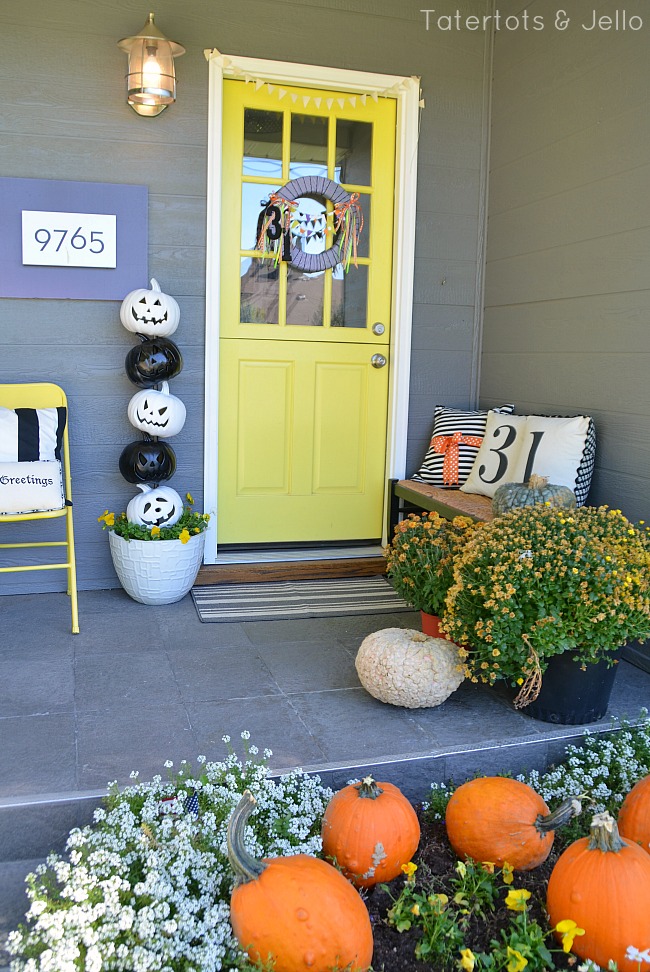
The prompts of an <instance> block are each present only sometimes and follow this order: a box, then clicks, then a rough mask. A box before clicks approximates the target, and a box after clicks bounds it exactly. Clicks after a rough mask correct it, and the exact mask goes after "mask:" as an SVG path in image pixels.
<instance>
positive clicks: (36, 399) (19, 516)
mask: <svg viewBox="0 0 650 972" xmlns="http://www.w3.org/2000/svg"><path fill="white" fill-rule="evenodd" d="M0 405H1V406H3V407H4V408H9V409H20V408H32V409H36V408H59V407H63V408H65V409H66V412H65V415H66V421H65V425H64V428H63V437H62V448H61V453H62V458H63V483H64V495H65V505H64V506H63V507H62V508H60V509H53V510H46V511H43V512H38V513H0V523H19V522H22V521H24V520H50V519H52V518H54V517H60V516H64V517H65V519H66V539H65V540H45V541H34V542H32V543H0V549H10V548H19V547H20V548H23V549H25V548H33V547H66V561H65V563H56V564H34V565H29V566H16V567H0V573H7V572H10V571H25V570H59V569H65V570H67V572H68V594H69V595H70V603H71V606H72V633H73V634H78V633H79V610H78V604H77V569H76V562H75V552H74V529H73V525H72V479H71V476H70V445H69V441H68V411H67V407H68V403H67V400H66V397H65V392H64V391H63V389H62V388H59V386H58V385H54V384H51V383H49V382H34V383H31V384H7V385H3V384H0Z"/></svg>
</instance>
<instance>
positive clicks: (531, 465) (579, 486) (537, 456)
mask: <svg viewBox="0 0 650 972" xmlns="http://www.w3.org/2000/svg"><path fill="white" fill-rule="evenodd" d="M595 455H596V428H595V425H594V421H593V419H592V418H591V417H590V416H588V415H574V416H561V415H511V416H509V417H508V418H505V419H504V418H502V417H500V416H498V415H495V414H494V413H490V416H489V417H488V420H487V425H486V429H485V436H484V438H483V444H482V446H481V448H480V449H479V451H478V454H477V456H476V460H475V462H474V466H473V468H472V470H471V472H470V475H469V476H468V478H467V480H466V482H465V483H464V484H463V486H462V487H461V489H462V490H463V492H466V493H479V494H481V495H483V496H494V494H495V492H496V490H497V488H498V487H499V486H501V485H502V484H503V483H523V482H527V481H528V479H529V478H530V476H531V474H532V473H537V475H539V476H546V477H547V479H548V481H549V482H550V483H555V484H556V485H559V486H568V487H569V489H572V490H573V491H574V492H575V494H576V501H577V503H578V506H582V505H583V504H584V503H585V502H586V500H587V495H588V493H589V487H590V485H591V476H592V473H593V470H594V460H595Z"/></svg>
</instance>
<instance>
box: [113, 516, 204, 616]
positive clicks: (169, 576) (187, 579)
mask: <svg viewBox="0 0 650 972" xmlns="http://www.w3.org/2000/svg"><path fill="white" fill-rule="evenodd" d="M108 540H109V544H110V549H111V556H112V558H113V566H114V567H115V572H116V573H117V576H118V577H119V579H120V584H121V585H122V587H123V588H124V590H125V591H126V593H127V594H128V595H129V596H130V597H132V598H133V600H134V601H139V602H140V603H141V604H173V603H174V601H180V599H181V598H182V597H185V595H186V594H187V593H188V591H189V590H190V589H191V588H192V585H193V584H194V581H195V580H196V575H197V574H198V572H199V567H200V566H201V562H202V560H203V548H204V546H205V533H197V534H195V535H194V536H193V537H190V539H189V540H188V541H187V543H181V541H180V540H124V538H123V537H118V535H117V534H116V533H114V532H113V531H112V530H109V533H108Z"/></svg>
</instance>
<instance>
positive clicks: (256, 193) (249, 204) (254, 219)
mask: <svg viewBox="0 0 650 972" xmlns="http://www.w3.org/2000/svg"><path fill="white" fill-rule="evenodd" d="M272 192H277V187H276V186H260V185H257V184H256V183H254V182H244V184H243V185H242V189H241V248H242V250H254V249H255V247H256V245H257V227H258V223H259V218H260V213H261V212H262V210H263V209H264V207H265V206H266V204H267V203H268V201H269V195H270V194H271V193H272Z"/></svg>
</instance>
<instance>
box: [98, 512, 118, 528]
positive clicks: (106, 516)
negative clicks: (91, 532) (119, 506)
mask: <svg viewBox="0 0 650 972" xmlns="http://www.w3.org/2000/svg"><path fill="white" fill-rule="evenodd" d="M97 522H98V523H102V522H104V523H105V524H106V526H114V524H115V514H114V513H109V512H108V510H105V511H104V512H103V513H102V515H101V516H98V517H97Z"/></svg>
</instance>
